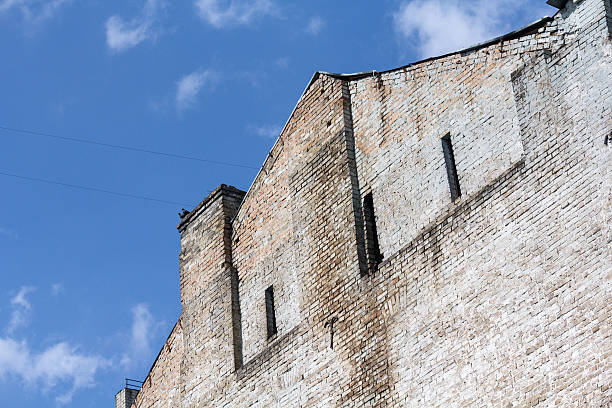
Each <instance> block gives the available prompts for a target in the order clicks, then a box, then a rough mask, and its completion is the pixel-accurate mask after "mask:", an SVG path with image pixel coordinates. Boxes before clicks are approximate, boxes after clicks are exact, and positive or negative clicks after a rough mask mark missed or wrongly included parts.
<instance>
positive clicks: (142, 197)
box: [0, 171, 194, 207]
mask: <svg viewBox="0 0 612 408" xmlns="http://www.w3.org/2000/svg"><path fill="white" fill-rule="evenodd" d="M0 175H2V176H6V177H13V178H17V179H22V180H28V181H35V182H39V183H46V184H53V185H57V186H62V187H70V188H75V189H80V190H87V191H95V192H97V193H105V194H112V195H115V196H119V197H127V198H134V199H137V200H145V201H153V202H157V203H162V204H170V205H182V206H185V207H193V206H194V205H193V204H186V203H179V202H176V201H168V200H162V199H158V198H153V197H146V196H140V195H136V194H130V193H121V192H118V191H112V190H105V189H102V188H97V187H90V186H83V185H78V184H70V183H64V182H62V181H54V180H47V179H42V178H38V177H29V176H22V175H19V174H14V173H8V172H4V171H0Z"/></svg>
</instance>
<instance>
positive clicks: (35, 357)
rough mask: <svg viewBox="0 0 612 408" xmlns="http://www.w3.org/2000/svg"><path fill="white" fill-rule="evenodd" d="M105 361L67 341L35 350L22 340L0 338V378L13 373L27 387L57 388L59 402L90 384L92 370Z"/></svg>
mask: <svg viewBox="0 0 612 408" xmlns="http://www.w3.org/2000/svg"><path fill="white" fill-rule="evenodd" d="M109 365H110V362H109V361H108V360H106V359H104V358H102V357H99V356H95V355H86V354H83V353H81V352H79V350H78V349H77V348H76V347H72V346H70V345H69V344H68V343H58V344H55V345H53V346H51V347H49V348H47V349H45V350H43V351H42V352H40V353H36V352H32V351H31V350H30V347H29V346H28V344H27V343H26V342H25V341H16V340H14V339H11V338H0V379H4V378H5V377H7V376H16V377H18V378H20V379H21V380H23V381H24V382H25V383H26V385H27V386H28V387H35V386H38V385H41V386H42V387H43V389H45V390H51V389H56V388H61V389H62V391H60V394H59V395H58V396H57V397H56V401H57V402H58V403H59V404H67V403H69V402H70V401H72V397H73V396H74V394H75V392H76V391H78V390H79V389H81V388H89V387H92V386H94V384H95V375H96V373H97V372H98V371H99V370H101V369H103V368H106V367H108V366H109ZM66 388H67V389H66Z"/></svg>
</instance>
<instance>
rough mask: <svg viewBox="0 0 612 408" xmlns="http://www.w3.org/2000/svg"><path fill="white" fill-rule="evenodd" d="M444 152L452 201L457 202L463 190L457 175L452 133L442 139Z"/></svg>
mask: <svg viewBox="0 0 612 408" xmlns="http://www.w3.org/2000/svg"><path fill="white" fill-rule="evenodd" d="M442 151H443V152H444V162H445V163H446V174H447V176H448V185H449V187H450V194H451V201H455V200H456V199H457V198H459V197H461V188H460V187H459V176H458V175H457V165H456V164H455V155H454V153H453V144H452V142H451V136H450V133H449V134H447V135H446V136H444V137H443V138H442Z"/></svg>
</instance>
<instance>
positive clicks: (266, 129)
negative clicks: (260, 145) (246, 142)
mask: <svg viewBox="0 0 612 408" xmlns="http://www.w3.org/2000/svg"><path fill="white" fill-rule="evenodd" d="M251 130H252V131H253V133H255V134H256V135H257V136H260V137H266V138H270V139H273V138H277V137H278V136H279V135H280V133H281V132H282V131H283V127H282V126H281V125H263V126H251Z"/></svg>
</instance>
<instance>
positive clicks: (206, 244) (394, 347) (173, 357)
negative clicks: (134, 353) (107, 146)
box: [116, 0, 612, 408]
mask: <svg viewBox="0 0 612 408" xmlns="http://www.w3.org/2000/svg"><path fill="white" fill-rule="evenodd" d="M542 1H544V0H542ZM549 2H550V3H554V5H555V6H557V7H558V8H559V9H560V10H559V12H558V13H557V14H556V15H555V16H554V17H552V18H545V19H542V20H540V21H538V22H536V23H534V24H532V25H530V26H528V27H525V28H524V29H521V30H519V31H516V32H513V33H510V34H508V35H505V36H503V37H500V38H497V39H494V40H491V41H489V42H487V43H484V44H481V45H478V46H475V47H472V48H469V49H465V50H462V51H457V52H454V53H451V54H448V55H445V56H441V57H437V58H431V59H428V60H425V61H421V62H417V63H414V64H410V65H407V66H404V67H400V68H397V69H393V70H390V71H386V72H368V73H361V74H352V75H337V74H329V73H323V72H318V73H316V74H315V75H314V77H313V78H312V80H311V82H310V83H309V84H308V86H307V87H306V90H305V91H304V94H303V95H302V97H301V98H300V100H299V102H298V104H297V106H296V108H295V110H294V112H293V114H292V115H291V117H290V118H289V120H288V122H287V124H286V126H285V128H284V130H283V131H282V133H281V135H280V137H279V138H278V141H277V142H276V144H275V145H274V147H273V148H272V150H271V151H270V153H269V155H268V157H267V159H266V161H265V163H264V164H263V167H262V168H261V170H260V172H259V174H258V175H257V177H256V178H255V180H254V182H253V184H252V186H251V188H250V189H249V191H248V192H246V193H245V192H243V191H240V190H238V189H236V188H233V187H229V186H225V185H222V186H220V187H219V188H217V189H216V190H215V191H214V192H213V193H211V194H210V195H209V196H208V197H207V198H206V199H205V200H204V201H202V202H201V203H200V204H199V205H198V206H197V207H196V208H195V209H194V210H193V211H191V212H190V213H189V214H187V215H185V216H184V217H183V218H182V220H181V223H180V224H179V226H178V229H179V231H180V234H181V252H180V287H181V303H182V314H181V317H180V318H179V320H178V322H177V323H176V325H175V327H174V329H173V330H172V332H171V333H170V335H169V337H168V340H167V341H166V344H165V345H164V347H163V348H162V350H161V351H160V353H159V356H158V357H157V359H156V360H155V363H154V364H153V367H152V368H151V371H150V372H149V375H148V377H147V378H146V380H145V382H144V385H143V386H142V390H141V391H140V392H139V393H138V395H137V396H136V398H135V402H134V403H133V405H131V406H132V407H137V408H140V407H177V408H178V407H364V406H372V407H409V406H410V407H412V406H414V407H417V406H418V407H421V406H439V407H464V406H477V407H492V406H496V407H517V406H520V407H531V406H543V407H544V406H576V407H577V406H580V407H582V406H591V407H604V406H610V404H612V339H611V337H610V335H611V329H612V328H611V322H612V287H611V285H612V230H611V226H612V133H611V132H612V43H611V38H612V7H611V5H610V0H569V1H562V0H549ZM134 394H135V393H134V392H129V391H127V392H126V391H125V390H124V391H122V392H121V393H120V394H118V395H117V399H116V400H117V406H121V407H122V408H125V407H128V406H130V404H131V403H132V401H131V399H133V397H134Z"/></svg>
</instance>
